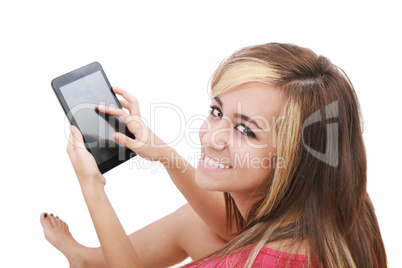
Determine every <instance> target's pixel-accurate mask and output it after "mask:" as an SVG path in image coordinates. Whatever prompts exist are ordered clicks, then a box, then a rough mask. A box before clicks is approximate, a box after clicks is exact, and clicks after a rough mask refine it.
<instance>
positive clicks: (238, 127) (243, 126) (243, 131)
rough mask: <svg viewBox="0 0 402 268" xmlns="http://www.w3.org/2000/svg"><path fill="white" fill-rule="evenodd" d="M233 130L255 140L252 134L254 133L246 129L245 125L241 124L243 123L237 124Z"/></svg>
mask: <svg viewBox="0 0 402 268" xmlns="http://www.w3.org/2000/svg"><path fill="white" fill-rule="evenodd" d="M235 128H236V129H237V130H238V131H240V132H241V133H242V134H243V135H246V136H250V137H252V138H255V137H256V136H255V134H254V132H253V131H251V129H250V128H248V127H247V126H246V125H245V124H243V123H241V124H238V125H237V126H236V127H235Z"/></svg>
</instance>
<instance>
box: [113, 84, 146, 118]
mask: <svg viewBox="0 0 402 268" xmlns="http://www.w3.org/2000/svg"><path fill="white" fill-rule="evenodd" d="M112 89H113V92H114V93H116V94H118V95H120V96H122V97H123V98H124V99H125V100H126V101H127V102H128V104H129V106H128V107H129V108H128V109H129V111H130V115H140V109H139V106H138V100H137V98H136V97H134V96H133V95H131V94H130V93H128V92H127V91H125V90H124V89H121V88H119V87H113V88H112Z"/></svg>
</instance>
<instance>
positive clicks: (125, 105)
mask: <svg viewBox="0 0 402 268" xmlns="http://www.w3.org/2000/svg"><path fill="white" fill-rule="evenodd" d="M119 102H120V105H121V106H122V107H123V108H125V109H127V110H129V109H130V105H129V103H128V102H127V101H126V100H119Z"/></svg>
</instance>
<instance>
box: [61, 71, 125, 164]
mask: <svg viewBox="0 0 402 268" xmlns="http://www.w3.org/2000/svg"><path fill="white" fill-rule="evenodd" d="M60 91H61V94H62V95H63V97H64V99H65V101H66V102H67V105H68V106H69V107H70V112H69V114H68V115H67V116H69V117H70V119H71V117H74V119H75V121H76V122H77V125H78V128H79V129H80V130H81V132H82V134H83V136H84V139H85V142H86V146H87V148H88V149H90V151H91V153H92V154H93V156H94V157H95V159H96V161H97V164H98V165H100V164H102V163H103V162H105V161H107V160H109V159H111V158H112V157H114V156H116V154H118V155H120V154H121V153H122V152H124V150H125V148H124V147H123V146H121V145H119V144H117V143H116V142H115V141H114V140H113V138H112V137H113V134H114V133H115V132H116V131H118V132H123V133H124V128H125V125H124V124H123V123H122V122H121V121H120V120H119V119H117V118H115V117H112V116H108V115H104V114H99V113H98V112H97V111H96V109H95V108H96V107H97V106H99V105H104V106H112V107H113V106H114V107H116V100H115V98H114V96H113V95H112V94H111V92H110V88H109V87H108V85H107V83H106V81H105V79H104V78H103V75H102V73H101V72H100V71H96V72H94V73H92V74H89V75H87V76H84V77H83V78H81V79H78V80H75V81H73V82H71V83H69V84H66V85H64V86H61V87H60Z"/></svg>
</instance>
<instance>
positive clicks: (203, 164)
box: [198, 154, 232, 172]
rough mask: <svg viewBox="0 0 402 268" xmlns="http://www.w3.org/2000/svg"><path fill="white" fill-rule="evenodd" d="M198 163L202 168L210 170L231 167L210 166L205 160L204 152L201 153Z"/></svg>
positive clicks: (225, 169) (220, 170)
mask: <svg viewBox="0 0 402 268" xmlns="http://www.w3.org/2000/svg"><path fill="white" fill-rule="evenodd" d="M208 157H210V156H208ZM211 158H212V157H211ZM198 165H199V166H200V167H202V168H203V169H206V170H208V171H211V172H223V171H229V170H231V169H232V167H229V168H217V167H213V166H210V165H209V164H208V163H206V162H205V154H203V155H202V156H201V157H200V161H199V162H198Z"/></svg>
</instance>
